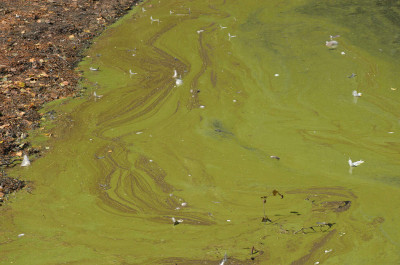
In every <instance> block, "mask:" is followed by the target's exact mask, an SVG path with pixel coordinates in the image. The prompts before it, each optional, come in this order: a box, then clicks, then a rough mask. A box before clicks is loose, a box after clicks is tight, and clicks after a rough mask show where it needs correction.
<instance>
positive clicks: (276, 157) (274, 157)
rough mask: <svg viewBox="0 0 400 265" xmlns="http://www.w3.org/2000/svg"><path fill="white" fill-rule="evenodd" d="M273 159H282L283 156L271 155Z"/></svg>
mask: <svg viewBox="0 0 400 265" xmlns="http://www.w3.org/2000/svg"><path fill="white" fill-rule="evenodd" d="M269 157H270V158H272V159H276V160H280V159H281V158H280V157H279V156H269Z"/></svg>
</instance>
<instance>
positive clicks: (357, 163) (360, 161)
mask: <svg viewBox="0 0 400 265" xmlns="http://www.w3.org/2000/svg"><path fill="white" fill-rule="evenodd" d="M362 163H364V161H363V160H358V161H355V162H353V161H351V159H350V158H349V166H351V167H358V166H359V165H361V164H362Z"/></svg>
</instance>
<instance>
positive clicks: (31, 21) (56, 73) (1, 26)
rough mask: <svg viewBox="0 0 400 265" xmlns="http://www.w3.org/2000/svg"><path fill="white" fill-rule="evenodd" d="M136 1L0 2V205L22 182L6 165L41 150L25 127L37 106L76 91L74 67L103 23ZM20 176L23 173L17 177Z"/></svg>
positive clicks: (37, 118)
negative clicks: (8, 174)
mask: <svg viewBox="0 0 400 265" xmlns="http://www.w3.org/2000/svg"><path fill="white" fill-rule="evenodd" d="M140 2H142V1H141V0H108V1H106V0H98V1H95V0H93V1H84V0H71V1H68V2H65V1H62V0H48V1H43V0H28V1H24V0H5V1H3V2H2V3H0V14H1V19H0V50H1V53H0V167H1V168H0V169H1V170H0V205H1V203H2V202H3V200H4V197H6V195H7V194H9V193H12V192H14V191H16V190H20V189H22V188H23V187H25V186H26V183H25V181H24V180H20V179H16V178H10V177H7V173H6V172H5V170H7V168H11V167H14V166H16V165H17V164H19V163H17V164H15V161H22V157H23V155H24V154H26V155H28V156H29V155H32V154H36V155H40V153H41V150H39V149H37V148H34V147H32V146H31V145H30V142H29V135H28V131H29V130H32V129H37V128H39V127H40V122H41V119H42V115H41V114H39V112H38V111H39V110H40V109H41V107H42V106H43V105H44V104H45V103H48V102H50V101H53V100H56V99H60V98H67V97H74V96H79V93H80V88H79V87H78V82H79V81H80V80H81V75H80V73H79V72H77V71H76V70H75V67H76V65H77V64H78V63H79V62H80V61H81V60H82V59H83V57H84V55H83V52H84V51H85V50H86V49H87V48H88V47H89V46H90V45H91V43H92V40H93V39H94V38H95V37H97V36H99V35H100V34H101V33H102V32H103V31H104V30H105V29H106V27H108V26H110V25H111V24H113V23H114V22H116V21H117V20H118V19H119V18H121V17H122V16H124V15H125V14H126V13H128V11H129V10H131V9H132V8H133V7H134V6H135V5H138V4H139V3H140ZM22 178H23V177H22Z"/></svg>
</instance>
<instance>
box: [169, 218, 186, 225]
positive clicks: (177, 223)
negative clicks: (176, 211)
mask: <svg viewBox="0 0 400 265" xmlns="http://www.w3.org/2000/svg"><path fill="white" fill-rule="evenodd" d="M171 220H172V222H173V224H174V225H179V224H180V223H182V222H183V220H182V219H179V220H176V219H175V217H172V218H171Z"/></svg>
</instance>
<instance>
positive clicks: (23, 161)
mask: <svg viewBox="0 0 400 265" xmlns="http://www.w3.org/2000/svg"><path fill="white" fill-rule="evenodd" d="M30 164H31V161H29V158H28V156H27V155H24V159H23V160H22V163H21V167H27V166H29V165H30Z"/></svg>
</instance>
